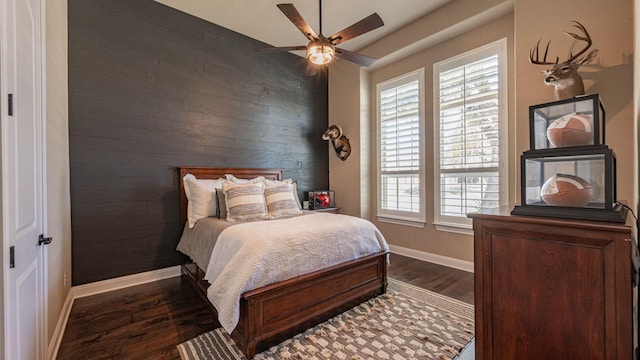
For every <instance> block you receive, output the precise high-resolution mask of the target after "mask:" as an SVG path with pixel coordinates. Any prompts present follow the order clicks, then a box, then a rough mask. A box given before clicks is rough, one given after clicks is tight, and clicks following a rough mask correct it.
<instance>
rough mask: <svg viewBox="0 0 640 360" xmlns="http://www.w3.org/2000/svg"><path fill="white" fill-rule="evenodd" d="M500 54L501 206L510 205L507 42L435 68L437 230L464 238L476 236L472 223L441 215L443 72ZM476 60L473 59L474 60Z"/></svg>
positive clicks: (465, 54)
mask: <svg viewBox="0 0 640 360" xmlns="http://www.w3.org/2000/svg"><path fill="white" fill-rule="evenodd" d="M495 53H497V54H498V59H499V60H498V61H499V64H500V65H499V67H498V68H499V72H500V74H499V75H498V81H499V88H500V93H499V95H498V99H499V100H498V101H499V105H498V107H499V126H500V129H499V131H500V133H499V139H500V140H499V141H500V160H499V161H500V164H499V167H498V174H499V177H500V190H499V193H500V205H506V204H507V203H508V197H509V178H508V176H509V166H508V163H509V159H508V158H509V157H508V154H509V152H508V146H509V139H508V133H509V131H508V117H509V115H508V112H509V107H508V101H509V99H508V93H509V91H508V89H509V88H508V86H509V83H508V63H507V39H506V38H502V39H500V40H497V41H494V42H492V43H489V44H487V45H484V46H481V47H479V48H476V49H473V50H470V51H467V52H465V53H462V54H460V55H457V56H454V57H452V58H449V59H446V60H443V61H440V62H437V63H435V64H433V91H434V96H433V119H434V121H433V127H434V131H433V134H434V135H433V136H434V144H433V148H434V171H433V177H434V225H435V227H436V229H437V230H440V231H448V232H454V233H462V234H472V231H471V230H472V228H473V225H472V220H471V219H469V218H461V217H456V216H443V215H441V214H440V135H439V134H440V95H439V94H440V72H442V71H443V68H447V69H448V68H456V67H460V66H462V65H464V64H467V63H469V62H471V61H474V60H477V59H481V58H483V57H486V56H490V55H493V54H495ZM472 56H473V59H469V57H472Z"/></svg>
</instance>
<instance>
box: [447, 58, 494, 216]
mask: <svg viewBox="0 0 640 360" xmlns="http://www.w3.org/2000/svg"><path fill="white" fill-rule="evenodd" d="M439 80H440V81H439V111H440V113H439V124H440V138H439V140H440V149H439V151H440V154H439V156H440V164H439V165H440V214H441V215H443V216H459V217H465V216H466V214H467V213H468V212H471V211H478V210H482V209H486V208H493V207H496V206H498V204H499V202H500V176H499V165H500V142H499V123H500V121H499V107H498V106H499V62H498V55H492V56H489V57H486V58H483V59H480V60H477V61H474V62H470V63H468V64H465V65H463V66H459V67H456V68H453V69H449V70H446V71H441V72H440V79H439Z"/></svg>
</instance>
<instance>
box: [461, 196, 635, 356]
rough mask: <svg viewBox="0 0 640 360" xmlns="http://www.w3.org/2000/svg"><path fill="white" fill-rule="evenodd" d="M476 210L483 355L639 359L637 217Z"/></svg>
mask: <svg viewBox="0 0 640 360" xmlns="http://www.w3.org/2000/svg"><path fill="white" fill-rule="evenodd" d="M469 216H470V217H471V218H473V230H474V237H475V242H474V259H475V265H474V266H475V311H476V325H475V326H476V359H478V360H480V359H483V360H489V359H492V360H510V359H518V360H527V359H528V360H540V359H545V360H549V359H563V360H564V359H625V360H629V359H633V352H634V350H633V346H634V344H633V338H634V330H633V323H634V318H635V316H634V310H633V302H634V296H633V293H634V292H635V289H634V288H633V283H632V270H631V269H632V261H631V253H632V244H631V242H632V241H633V240H632V239H633V235H632V232H631V227H630V226H629V225H625V224H618V223H609V222H594V221H582V220H565V219H554V218H543V217H530V216H511V215H510V208H507V207H504V208H500V209H496V210H493V211H491V212H483V213H474V214H470V215H469ZM634 249H635V248H634Z"/></svg>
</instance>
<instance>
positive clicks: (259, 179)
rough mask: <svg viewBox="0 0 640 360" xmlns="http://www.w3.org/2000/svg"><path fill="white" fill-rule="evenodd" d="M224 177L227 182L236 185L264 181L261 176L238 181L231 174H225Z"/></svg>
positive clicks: (238, 179)
mask: <svg viewBox="0 0 640 360" xmlns="http://www.w3.org/2000/svg"><path fill="white" fill-rule="evenodd" d="M224 176H225V177H226V178H227V180H229V181H231V182H233V183H236V184H256V183H260V182H263V181H264V180H265V178H264V177H263V176H258V177H256V178H253V179H240V178H237V177H235V176H233V175H231V174H225V175H224Z"/></svg>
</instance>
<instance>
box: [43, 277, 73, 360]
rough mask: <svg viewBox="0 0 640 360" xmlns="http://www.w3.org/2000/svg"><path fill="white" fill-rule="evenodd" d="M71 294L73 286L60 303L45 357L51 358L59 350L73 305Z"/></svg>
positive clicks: (55, 355) (53, 357)
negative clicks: (58, 314) (59, 309)
mask: <svg viewBox="0 0 640 360" xmlns="http://www.w3.org/2000/svg"><path fill="white" fill-rule="evenodd" d="M73 294H74V291H73V288H71V289H69V293H67V298H66V299H65V301H64V304H63V305H62V311H61V312H60V317H59V318H58V323H57V324H56V329H55V330H54V331H53V336H52V337H51V341H50V342H49V348H48V349H47V354H48V355H49V356H48V357H47V359H51V360H53V359H55V358H57V357H58V350H60V344H61V343H62V337H63V336H64V330H65V329H66V328H67V321H69V314H71V308H72V307H73V301H74V300H75V298H74V295H73Z"/></svg>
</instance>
